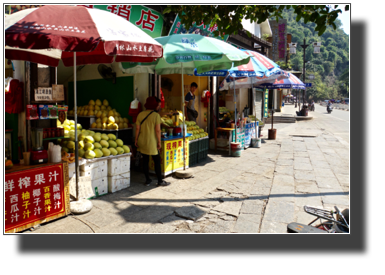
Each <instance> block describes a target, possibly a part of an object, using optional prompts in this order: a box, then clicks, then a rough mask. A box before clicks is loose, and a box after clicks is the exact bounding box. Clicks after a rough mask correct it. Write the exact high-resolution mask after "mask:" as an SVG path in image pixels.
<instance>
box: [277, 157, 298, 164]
mask: <svg viewBox="0 0 385 275" xmlns="http://www.w3.org/2000/svg"><path fill="white" fill-rule="evenodd" d="M280 156H281V155H280ZM293 164H294V157H293V159H278V161H277V165H279V166H293Z"/></svg>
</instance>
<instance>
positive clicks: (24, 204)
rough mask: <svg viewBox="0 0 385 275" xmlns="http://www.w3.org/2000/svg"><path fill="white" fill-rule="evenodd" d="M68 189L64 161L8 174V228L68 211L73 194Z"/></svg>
mask: <svg viewBox="0 0 385 275" xmlns="http://www.w3.org/2000/svg"><path fill="white" fill-rule="evenodd" d="M66 172H67V170H66ZM66 178H68V176H67V177H66ZM64 189H65V185H64V175H63V164H58V165H51V166H46V167H41V168H36V169H29V170H25V171H20V172H14V173H10V174H6V175H5V215H4V220H5V232H7V231H11V232H12V231H13V230H15V229H16V230H15V231H16V232H17V231H21V230H24V229H27V228H29V227H32V226H34V224H39V223H40V221H48V220H51V219H52V217H53V216H56V217H58V215H59V216H64V215H66V212H67V210H69V209H67V208H68V206H67V205H66V204H67V202H69V198H68V200H66V196H67V194H66V192H65V190H64ZM68 196H69V194H68ZM50 218H51V219H50ZM17 229H20V230H17Z"/></svg>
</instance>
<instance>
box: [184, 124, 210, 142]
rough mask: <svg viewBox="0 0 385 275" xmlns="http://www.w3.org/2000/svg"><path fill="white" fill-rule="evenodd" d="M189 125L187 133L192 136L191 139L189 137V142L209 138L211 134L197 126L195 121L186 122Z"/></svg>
mask: <svg viewBox="0 0 385 275" xmlns="http://www.w3.org/2000/svg"><path fill="white" fill-rule="evenodd" d="M186 125H187V133H189V134H192V136H191V137H189V140H194V139H198V138H203V137H207V136H208V135H209V134H208V133H206V132H205V130H203V129H202V128H199V126H198V125H196V123H195V121H186Z"/></svg>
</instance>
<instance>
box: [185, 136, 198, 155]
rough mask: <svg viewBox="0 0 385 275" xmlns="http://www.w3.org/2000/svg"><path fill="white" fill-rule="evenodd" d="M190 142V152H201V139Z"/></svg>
mask: <svg viewBox="0 0 385 275" xmlns="http://www.w3.org/2000/svg"><path fill="white" fill-rule="evenodd" d="M188 144H189V154H190V155H194V154H196V153H198V152H199V139H195V140H191V141H189V142H188Z"/></svg>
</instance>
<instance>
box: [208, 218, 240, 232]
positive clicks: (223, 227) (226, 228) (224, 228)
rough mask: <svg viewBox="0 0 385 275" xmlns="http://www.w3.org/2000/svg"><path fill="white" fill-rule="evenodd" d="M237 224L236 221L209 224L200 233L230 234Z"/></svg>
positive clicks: (220, 221)
mask: <svg viewBox="0 0 385 275" xmlns="http://www.w3.org/2000/svg"><path fill="white" fill-rule="evenodd" d="M235 223H236V221H224V220H218V221H217V222H215V223H214V222H212V223H209V224H208V225H207V226H206V227H204V228H203V229H202V230H201V231H200V233H229V232H230V230H231V229H232V228H233V227H234V225H235Z"/></svg>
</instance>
